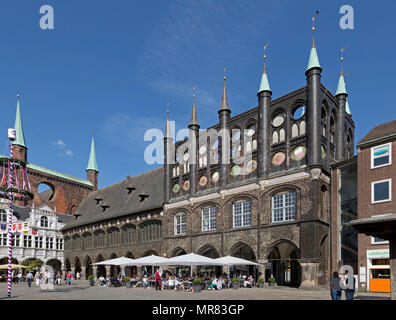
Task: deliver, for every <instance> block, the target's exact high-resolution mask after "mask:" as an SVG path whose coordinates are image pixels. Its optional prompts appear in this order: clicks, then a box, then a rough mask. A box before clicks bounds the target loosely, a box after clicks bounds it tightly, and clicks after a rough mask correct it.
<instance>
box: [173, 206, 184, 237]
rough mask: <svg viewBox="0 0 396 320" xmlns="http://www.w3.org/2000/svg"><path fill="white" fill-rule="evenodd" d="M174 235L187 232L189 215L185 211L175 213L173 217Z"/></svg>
mask: <svg viewBox="0 0 396 320" xmlns="http://www.w3.org/2000/svg"><path fill="white" fill-rule="evenodd" d="M173 225H174V235H175V236H177V235H181V234H186V233H187V216H186V214H185V213H184V212H181V213H178V214H175V216H174V218H173Z"/></svg>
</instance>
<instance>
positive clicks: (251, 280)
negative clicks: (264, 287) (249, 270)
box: [248, 275, 254, 288]
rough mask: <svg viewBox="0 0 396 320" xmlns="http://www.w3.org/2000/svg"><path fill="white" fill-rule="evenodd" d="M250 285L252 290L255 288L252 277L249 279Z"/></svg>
mask: <svg viewBox="0 0 396 320" xmlns="http://www.w3.org/2000/svg"><path fill="white" fill-rule="evenodd" d="M248 285H250V286H251V287H252V288H253V287H254V279H253V276H252V275H250V277H249V280H248Z"/></svg>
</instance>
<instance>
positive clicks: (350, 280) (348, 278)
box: [344, 270, 355, 300]
mask: <svg viewBox="0 0 396 320" xmlns="http://www.w3.org/2000/svg"><path fill="white" fill-rule="evenodd" d="M344 278H345V284H346V285H347V287H348V288H347V289H345V298H346V299H347V300H353V295H354V294H355V278H354V277H353V276H352V275H348V270H345V276H344Z"/></svg>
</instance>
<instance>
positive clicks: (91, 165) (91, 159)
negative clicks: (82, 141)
mask: <svg viewBox="0 0 396 320" xmlns="http://www.w3.org/2000/svg"><path fill="white" fill-rule="evenodd" d="M87 170H95V171H97V172H99V170H98V164H97V163H96V154H95V141H94V137H92V142H91V152H90V153H89V160H88V166H87Z"/></svg>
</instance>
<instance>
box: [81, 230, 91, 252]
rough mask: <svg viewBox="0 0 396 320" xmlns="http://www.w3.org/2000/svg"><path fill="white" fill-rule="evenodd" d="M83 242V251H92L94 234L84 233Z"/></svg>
mask: <svg viewBox="0 0 396 320" xmlns="http://www.w3.org/2000/svg"><path fill="white" fill-rule="evenodd" d="M82 242H83V249H92V247H93V244H92V233H89V232H86V233H84V234H83V238H82Z"/></svg>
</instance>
